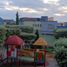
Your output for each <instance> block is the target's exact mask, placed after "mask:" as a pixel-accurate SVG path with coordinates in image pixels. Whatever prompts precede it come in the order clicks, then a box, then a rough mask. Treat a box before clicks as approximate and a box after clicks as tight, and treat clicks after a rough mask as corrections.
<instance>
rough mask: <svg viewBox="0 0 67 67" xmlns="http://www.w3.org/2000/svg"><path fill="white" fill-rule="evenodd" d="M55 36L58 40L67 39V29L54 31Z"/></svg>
mask: <svg viewBox="0 0 67 67" xmlns="http://www.w3.org/2000/svg"><path fill="white" fill-rule="evenodd" d="M54 36H55V38H56V39H59V38H60V37H62V38H64V37H65V38H67V29H56V30H55V31H54Z"/></svg>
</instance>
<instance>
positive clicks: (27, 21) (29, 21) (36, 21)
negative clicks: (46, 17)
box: [19, 18, 41, 31]
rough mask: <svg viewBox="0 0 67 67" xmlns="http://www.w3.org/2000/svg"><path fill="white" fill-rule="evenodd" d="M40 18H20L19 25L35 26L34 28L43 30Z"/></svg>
mask: <svg viewBox="0 0 67 67" xmlns="http://www.w3.org/2000/svg"><path fill="white" fill-rule="evenodd" d="M40 20H41V19H40V18H20V23H19V25H23V26H30V27H33V28H34V30H39V31H40V30H41V21H40Z"/></svg>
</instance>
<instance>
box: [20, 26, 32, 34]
mask: <svg viewBox="0 0 67 67" xmlns="http://www.w3.org/2000/svg"><path fill="white" fill-rule="evenodd" d="M21 32H25V33H33V28H32V27H29V26H23V27H22V28H21Z"/></svg>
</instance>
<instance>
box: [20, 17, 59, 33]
mask: <svg viewBox="0 0 67 67" xmlns="http://www.w3.org/2000/svg"><path fill="white" fill-rule="evenodd" d="M19 25H23V26H30V27H33V28H34V30H35V31H36V30H38V31H39V33H40V34H53V31H54V29H56V27H57V25H58V23H57V21H52V19H51V21H48V16H42V17H41V18H29V17H25V18H20V22H19Z"/></svg>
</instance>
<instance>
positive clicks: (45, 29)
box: [41, 21, 58, 34]
mask: <svg viewBox="0 0 67 67" xmlns="http://www.w3.org/2000/svg"><path fill="white" fill-rule="evenodd" d="M57 25H58V23H57V21H47V22H42V27H41V34H54V30H55V29H56V28H57Z"/></svg>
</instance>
